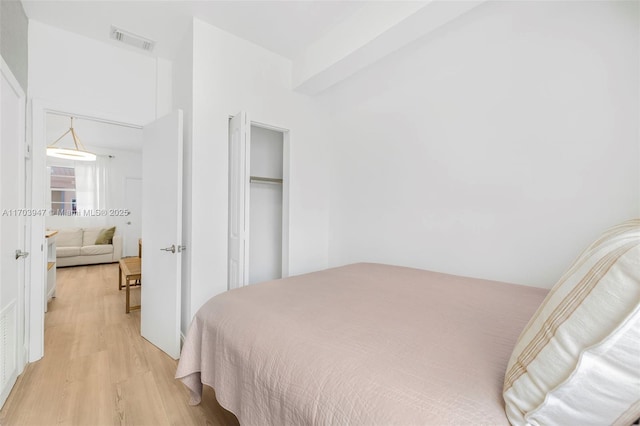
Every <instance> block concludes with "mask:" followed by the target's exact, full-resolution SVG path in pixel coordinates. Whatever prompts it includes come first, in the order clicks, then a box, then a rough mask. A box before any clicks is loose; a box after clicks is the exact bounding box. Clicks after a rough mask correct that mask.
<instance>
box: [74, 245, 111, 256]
mask: <svg viewBox="0 0 640 426" xmlns="http://www.w3.org/2000/svg"><path fill="white" fill-rule="evenodd" d="M111 253H113V246H112V245H111V244H99V245H93V246H84V247H81V248H80V255H82V256H93V255H96V254H111Z"/></svg>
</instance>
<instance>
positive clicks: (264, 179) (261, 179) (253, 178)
mask: <svg viewBox="0 0 640 426" xmlns="http://www.w3.org/2000/svg"><path fill="white" fill-rule="evenodd" d="M249 183H275V184H282V179H277V178H268V177H261V176H250V177H249Z"/></svg>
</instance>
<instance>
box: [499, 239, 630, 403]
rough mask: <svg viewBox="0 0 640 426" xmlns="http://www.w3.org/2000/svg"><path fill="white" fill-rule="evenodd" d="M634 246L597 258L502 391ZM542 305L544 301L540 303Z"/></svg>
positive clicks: (514, 368)
mask: <svg viewBox="0 0 640 426" xmlns="http://www.w3.org/2000/svg"><path fill="white" fill-rule="evenodd" d="M636 245H638V243H637V242H631V243H627V244H625V245H623V246H621V247H619V248H618V249H616V250H614V251H612V252H610V253H609V254H608V255H607V256H605V257H603V258H601V259H599V260H598V262H596V264H595V265H594V266H593V267H592V268H591V270H589V272H588V273H587V274H586V275H585V276H584V277H583V278H582V279H581V280H580V282H579V283H578V284H577V285H576V286H575V287H574V288H573V289H572V290H571V291H570V292H569V294H568V295H567V296H566V297H565V298H564V299H563V300H562V301H561V302H560V303H559V304H558V306H557V307H556V308H555V309H554V310H553V312H552V313H551V314H550V315H549V317H548V318H547V320H546V321H545V322H544V323H543V324H542V326H541V328H540V330H539V331H538V332H537V333H536V335H535V337H534V338H533V339H532V340H531V341H530V342H529V344H528V345H527V346H526V347H525V349H524V350H523V351H522V353H521V355H520V356H519V357H518V358H517V359H516V360H515V362H514V364H513V365H512V367H511V369H510V370H509V371H508V372H507V374H506V375H505V383H504V392H506V391H508V390H509V389H510V388H511V387H512V386H513V384H514V383H515V382H516V381H517V380H518V379H519V378H520V377H521V376H522V375H523V374H525V373H526V371H527V367H528V366H529V364H530V363H531V362H532V361H533V360H535V359H536V357H537V356H538V355H539V354H540V352H542V350H543V349H544V348H545V347H546V346H547V345H548V344H549V342H550V341H551V339H552V338H553V337H554V336H555V334H556V331H557V330H558V328H559V327H560V326H561V325H562V324H563V323H564V322H565V321H566V320H567V319H568V318H569V317H570V316H571V315H572V314H573V313H574V312H575V310H576V309H578V307H579V306H580V305H581V304H582V302H583V301H584V299H586V297H587V296H588V295H589V294H590V293H591V291H592V290H593V289H594V288H595V287H596V285H597V284H598V283H599V282H600V280H601V279H602V277H603V276H604V275H606V273H607V272H608V271H609V269H611V267H612V266H613V265H614V264H615V263H616V262H617V261H618V259H619V258H620V257H622V256H623V255H624V254H625V253H626V252H627V251H629V250H631V249H632V248H633V247H635V246H636ZM545 302H546V301H545ZM545 302H543V304H544V303H545ZM532 322H533V321H532ZM523 334H525V333H522V334H521V337H522V335H523Z"/></svg>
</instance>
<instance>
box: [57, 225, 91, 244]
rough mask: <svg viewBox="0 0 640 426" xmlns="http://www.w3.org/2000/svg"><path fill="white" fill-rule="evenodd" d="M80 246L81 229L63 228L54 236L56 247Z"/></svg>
mask: <svg viewBox="0 0 640 426" xmlns="http://www.w3.org/2000/svg"><path fill="white" fill-rule="evenodd" d="M92 244H93V243H92ZM81 245H82V228H65V229H60V230H59V231H58V234H57V235H56V246H57V247H80V246H81Z"/></svg>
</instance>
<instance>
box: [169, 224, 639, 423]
mask: <svg viewBox="0 0 640 426" xmlns="http://www.w3.org/2000/svg"><path fill="white" fill-rule="evenodd" d="M176 378H178V379H180V380H182V382H183V383H184V384H185V385H186V386H187V387H188V388H189V390H190V394H191V403H192V404H197V403H199V401H200V399H201V396H202V386H203V384H205V385H208V386H211V387H212V388H214V389H215V392H216V395H217V399H218V402H219V403H220V404H221V405H222V406H223V407H225V408H226V409H228V410H229V411H231V412H232V413H234V414H235V415H236V417H237V418H238V420H239V421H240V423H241V424H243V425H347V424H348V425H418V424H420V425H468V424H473V425H502V424H505V425H506V424H509V423H510V424H512V425H514V426H538V425H569V424H579V425H581V426H587V425H593V426H600V425H614V426H628V425H630V424H632V423H634V421H636V420H637V419H638V418H639V417H640V219H631V220H628V221H626V222H623V223H621V224H619V225H616V226H614V227H612V228H610V229H608V230H606V231H605V232H604V233H603V234H602V235H601V236H600V237H599V238H598V239H596V240H595V241H594V242H593V243H592V244H591V245H590V246H588V247H587V248H586V250H584V251H583V252H582V253H581V254H580V255H579V256H578V257H577V258H576V260H575V261H574V263H573V264H572V265H571V266H570V267H569V269H568V270H567V271H566V272H565V274H563V275H562V276H561V277H560V279H559V281H558V282H557V283H556V284H555V285H554V286H553V287H552V288H551V290H549V291H547V290H544V289H540V288H532V287H525V286H519V285H514V284H506V283H499V282H493V281H485V280H479V279H473V278H465V277H459V276H454V275H447V274H442V273H436V272H429V271H424V270H418V269H411V268H403V267H399V266H389V265H381V264H366V263H360V264H354V265H348V266H343V267H339V268H333V269H328V270H326V271H321V272H315V273H311V274H306V275H300V276H296V277H291V278H286V279H282V280H276V281H271V282H266V283H261V284H256V285H252V286H248V287H243V288H241V289H237V290H232V291H229V292H226V293H224V294H221V295H218V296H216V297H214V298H212V299H211V300H209V301H208V302H207V303H206V304H205V305H203V307H202V308H201V309H200V310H199V311H198V313H197V314H196V316H195V317H194V320H193V322H192V324H191V326H190V329H189V332H188V334H187V337H186V339H185V343H184V347H183V350H182V356H181V359H180V362H179V364H178V369H177V372H176ZM636 424H637V422H636Z"/></svg>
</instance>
